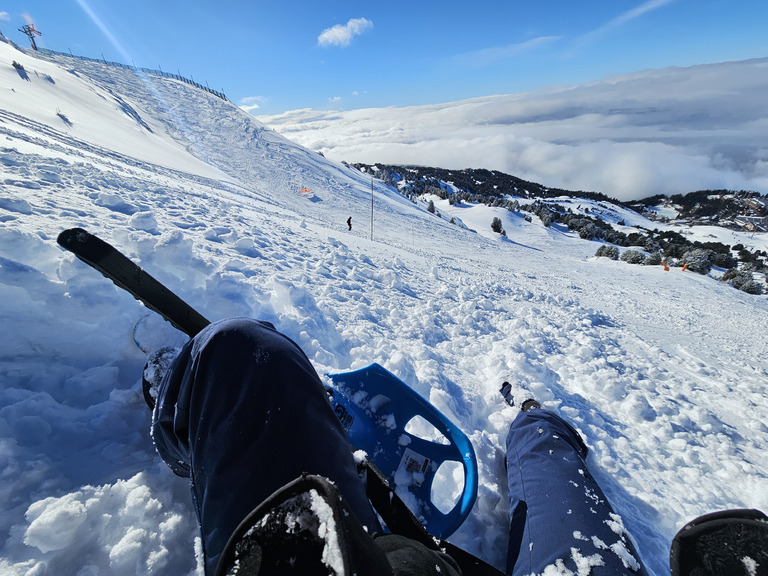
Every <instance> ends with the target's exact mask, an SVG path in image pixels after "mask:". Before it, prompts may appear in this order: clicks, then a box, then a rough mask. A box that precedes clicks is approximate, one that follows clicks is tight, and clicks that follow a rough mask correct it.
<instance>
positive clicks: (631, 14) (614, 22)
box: [576, 0, 676, 46]
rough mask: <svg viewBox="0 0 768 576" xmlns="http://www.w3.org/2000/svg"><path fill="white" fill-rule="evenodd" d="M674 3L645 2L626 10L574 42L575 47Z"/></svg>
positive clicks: (664, 0)
mask: <svg viewBox="0 0 768 576" xmlns="http://www.w3.org/2000/svg"><path fill="white" fill-rule="evenodd" d="M675 1H676V0H646V1H645V2H643V3H642V4H640V5H639V6H636V7H635V8H632V9H631V10H627V11H626V12H623V13H622V14H619V15H618V16H616V17H615V18H613V19H611V20H609V21H608V22H607V23H606V24H603V25H602V26H601V27H600V28H597V29H595V30H592V31H591V32H587V33H586V34H584V35H583V36H581V37H580V38H579V39H578V40H577V41H576V44H577V46H584V45H586V44H589V43H590V42H592V41H594V40H596V39H597V38H598V37H600V36H601V35H603V34H604V33H606V32H608V31H609V30H613V29H615V28H619V27H621V26H623V25H624V24H627V23H628V22H631V21H632V20H634V19H635V18H639V17H640V16H643V15H645V14H647V13H648V12H652V11H653V10H656V9H658V8H662V7H663V6H666V5H667V4H670V3H672V2H675Z"/></svg>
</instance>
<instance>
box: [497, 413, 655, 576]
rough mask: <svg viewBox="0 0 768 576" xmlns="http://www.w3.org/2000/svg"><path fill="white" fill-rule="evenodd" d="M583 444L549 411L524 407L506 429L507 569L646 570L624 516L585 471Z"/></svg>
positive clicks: (642, 572)
mask: <svg viewBox="0 0 768 576" xmlns="http://www.w3.org/2000/svg"><path fill="white" fill-rule="evenodd" d="M586 456H587V447H586V446H585V445H584V442H583V441H582V440H581V438H580V437H579V434H578V432H577V431H576V430H574V429H573V427H571V426H570V425H569V424H568V423H567V422H566V421H565V420H563V419H562V418H561V417H560V416H558V415H557V414H555V413H554V412H550V411H548V410H543V409H533V410H530V411H528V412H521V413H520V414H519V415H518V416H517V418H515V420H514V421H513V422H512V425H511V426H510V430H509V434H508V436H507V449H506V457H507V480H508V484H509V498H510V505H511V512H510V536H509V549H508V557H507V573H508V574H513V575H515V576H519V575H523V574H541V573H542V572H544V570H545V568H547V566H553V567H555V568H559V569H560V571H561V572H563V571H564V570H563V569H564V568H567V569H568V570H571V571H572V572H573V573H577V574H580V573H582V572H581V571H580V570H583V569H584V568H585V567H586V566H589V567H590V568H591V571H590V572H589V573H590V574H591V575H595V576H599V575H601V574H604V575H609V574H610V575H612V576H613V575H620V574H632V575H638V574H639V575H645V574H646V571H645V568H644V567H643V565H642V564H641V561H640V557H639V556H638V554H637V552H636V550H635V547H634V545H633V543H632V541H631V539H630V537H629V535H628V534H627V532H626V531H625V529H624V526H623V523H622V520H621V517H620V516H618V515H617V514H616V513H615V512H614V511H613V508H612V507H611V504H610V503H609V502H608V500H607V498H606V497H605V495H604V494H603V492H602V490H601V489H600V487H599V486H598V485H597V482H596V481H595V479H594V478H593V477H592V475H591V474H590V473H589V470H588V469H587V465H586V462H585V458H586Z"/></svg>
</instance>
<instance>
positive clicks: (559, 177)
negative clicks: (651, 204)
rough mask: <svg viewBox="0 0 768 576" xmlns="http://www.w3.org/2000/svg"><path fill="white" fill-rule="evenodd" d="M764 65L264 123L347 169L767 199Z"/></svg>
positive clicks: (307, 113) (282, 117)
mask: <svg viewBox="0 0 768 576" xmlns="http://www.w3.org/2000/svg"><path fill="white" fill-rule="evenodd" d="M766 93H768V58H761V59H753V60H746V61H741V62H728V63H721V64H708V65H701V66H693V67H687V68H665V69H662V70H649V71H641V72H637V73H634V74H629V75H622V76H615V77H611V78H607V79H603V80H601V81H599V82H594V83H591V84H584V85H579V86H570V87H552V88H549V89H546V90H540V91H536V92H527V93H522V94H512V95H499V96H488V97H482V98H474V99H470V100H463V101H459V102H448V103H443V104H435V105H429V106H412V107H404V108H368V109H361V110H349V111H332V110H326V111H317V110H311V109H303V110H293V111H289V112H285V113H282V114H278V115H273V116H260V117H259V119H260V120H262V121H263V122H265V123H266V124H267V125H269V126H271V127H272V128H274V129H275V130H277V131H278V132H280V133H282V134H284V135H285V136H287V137H289V138H291V139H292V140H294V141H296V142H298V143H300V144H302V145H304V146H306V147H308V148H311V149H313V150H316V151H320V152H322V153H323V154H325V155H326V156H328V157H330V158H332V159H335V160H343V161H347V162H366V163H376V162H380V163H391V164H417V165H426V166H440V167H444V168H455V169H460V168H467V167H472V168H488V169H493V170H501V171H503V172H507V173H511V174H514V175H516V176H518V177H521V178H524V179H527V180H532V181H535V182H539V183H541V184H544V185H546V186H551V187H560V188H566V189H570V190H591V191H598V192H603V193H605V194H608V195H609V196H612V197H615V198H618V199H622V200H629V199H636V198H642V197H645V196H650V195H653V194H677V193H686V192H690V191H694V190H704V189H723V188H726V189H735V190H755V191H758V192H761V193H763V194H765V193H768V142H767V141H766V139H765V134H766V129H768V108H766V106H765V94H766Z"/></svg>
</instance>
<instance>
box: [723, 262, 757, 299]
mask: <svg viewBox="0 0 768 576" xmlns="http://www.w3.org/2000/svg"><path fill="white" fill-rule="evenodd" d="M720 280H721V281H722V282H727V283H728V284H730V285H731V286H733V287H734V288H736V289H738V290H741V291H742V292H746V293H748V294H762V293H763V287H762V285H761V284H760V283H759V282H757V281H756V280H755V279H754V276H753V273H752V271H751V270H737V269H736V268H731V269H730V270H728V272H726V273H725V274H723V276H722V278H720Z"/></svg>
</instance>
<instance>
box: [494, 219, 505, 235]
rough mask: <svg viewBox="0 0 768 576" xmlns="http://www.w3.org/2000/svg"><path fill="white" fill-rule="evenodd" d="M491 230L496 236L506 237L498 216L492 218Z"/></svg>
mask: <svg viewBox="0 0 768 576" xmlns="http://www.w3.org/2000/svg"><path fill="white" fill-rule="evenodd" d="M491 230H493V231H494V232H496V233H497V234H504V235H506V234H505V233H504V227H503V226H502V224H501V218H499V217H498V216H494V217H493V221H492V222H491Z"/></svg>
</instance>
